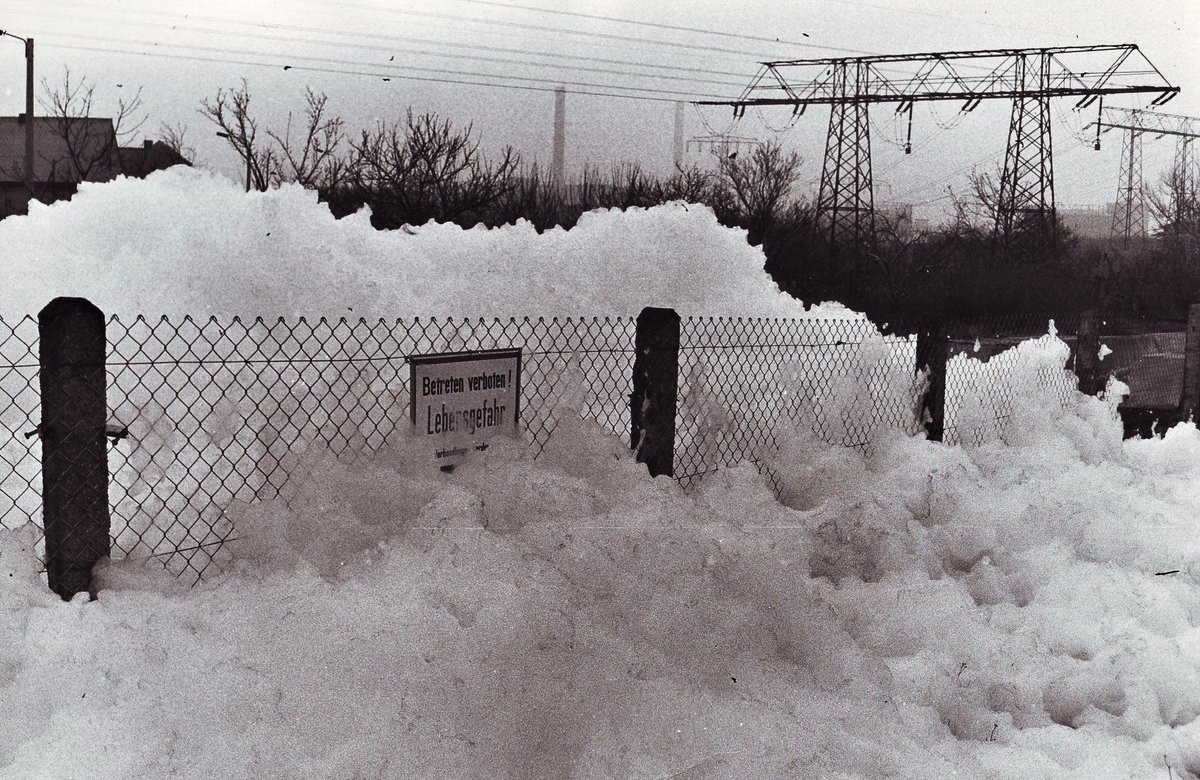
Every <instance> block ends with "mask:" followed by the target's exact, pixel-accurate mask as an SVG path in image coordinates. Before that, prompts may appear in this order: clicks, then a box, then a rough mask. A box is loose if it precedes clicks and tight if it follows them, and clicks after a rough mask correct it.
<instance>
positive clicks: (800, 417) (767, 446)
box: [0, 317, 1182, 581]
mask: <svg viewBox="0 0 1200 780" xmlns="http://www.w3.org/2000/svg"><path fill="white" fill-rule="evenodd" d="M1048 325H1049V318H1046V317H1023V318H1005V319H993V320H987V321H981V320H971V321H959V322H950V323H947V324H946V332H947V333H948V336H949V341H948V346H947V349H948V352H949V354H950V359H949V360H948V362H947V366H946V377H945V420H944V422H945V440H946V441H947V442H948V443H957V444H965V445H972V444H978V443H980V442H983V441H987V440H991V439H994V438H1000V439H1003V438H1004V436H1005V432H1006V430H1007V426H1008V425H1009V424H1010V418H1011V416H1012V414H1013V407H1014V404H1016V403H1019V402H1020V399H1019V398H1017V397H1015V396H1014V394H1013V393H1014V389H1013V387H1014V385H1013V382H1012V381H1011V380H1012V378H1013V376H1014V372H1017V371H1018V370H1019V369H1021V368H1022V367H1023V364H1026V365H1027V364H1028V361H1030V360H1034V361H1040V362H1038V363H1037V365H1038V371H1039V382H1040V383H1041V385H1042V388H1041V389H1042V390H1044V391H1046V392H1049V393H1051V394H1056V395H1057V396H1058V397H1059V398H1060V399H1061V400H1062V401H1063V403H1067V402H1068V401H1069V400H1070V398H1071V397H1072V395H1071V393H1072V391H1073V390H1074V387H1075V384H1074V382H1075V380H1074V377H1073V376H1072V375H1071V374H1069V373H1067V372H1064V371H1063V370H1062V369H1061V365H1062V363H1061V359H1059V362H1058V363H1057V365H1056V364H1055V362H1054V360H1052V359H1050V360H1044V361H1043V360H1042V359H1041V358H1040V357H1039V355H1038V352H1037V350H1038V349H1045V350H1053V349H1058V350H1060V351H1061V349H1062V347H1061V345H1060V344H1058V342H1056V341H1054V340H1053V339H1050V338H1048V337H1047V336H1046V335H1045V334H1046V333H1047V330H1048ZM1054 326H1055V328H1056V331H1057V334H1058V336H1059V337H1060V338H1062V339H1063V341H1065V342H1066V343H1067V344H1068V345H1069V347H1070V348H1071V354H1070V355H1069V356H1068V363H1067V370H1068V371H1069V370H1071V369H1073V368H1074V365H1075V358H1076V356H1075V354H1074V352H1075V348H1074V344H1075V342H1076V336H1075V334H1076V333H1077V332H1078V328H1079V319H1078V318H1077V317H1068V318H1057V319H1055V321H1054ZM635 330H636V323H635V321H634V320H633V319H632V318H608V319H595V318H552V319H529V318H525V319H492V320H467V319H463V320H456V319H428V320H425V319H416V320H394V321H384V320H378V321H366V320H361V319H360V320H347V319H339V320H326V319H320V320H315V321H309V320H306V319H303V318H301V319H299V320H295V321H285V320H282V319H280V320H272V321H267V320H263V319H240V318H236V317H235V318H232V319H217V318H212V319H208V320H197V319H192V318H190V317H183V318H181V319H175V320H172V319H168V318H161V319H158V320H152V319H146V318H143V317H137V318H134V319H132V320H123V319H120V318H117V317H112V318H110V319H109V320H108V323H107V328H106V335H107V339H108V354H107V361H106V362H107V374H108V380H107V384H108V391H107V395H108V399H107V400H108V408H109V420H108V422H109V426H110V429H111V430H121V429H128V431H129V436H128V438H126V439H122V440H120V441H114V442H112V443H110V444H109V445H108V446H109V469H110V472H111V474H110V480H109V503H110V512H111V517H112V555H113V557H116V558H120V557H138V558H147V557H150V558H155V559H157V560H159V561H160V562H161V563H162V564H163V565H164V567H165V568H167V569H168V570H170V571H172V572H174V573H175V574H177V575H179V576H180V577H181V578H184V579H188V580H191V581H196V580H199V579H202V578H203V577H204V576H205V575H206V574H211V573H212V572H213V571H216V570H219V569H220V568H221V567H222V566H223V565H224V563H225V562H226V561H227V559H228V556H229V552H228V550H227V548H226V547H225V544H226V542H228V541H229V540H230V539H232V538H234V534H235V533H236V529H235V528H234V527H233V524H232V522H231V521H230V517H229V510H230V507H231V505H232V504H233V502H235V501H247V502H252V501H256V500H267V499H272V498H276V497H283V498H284V499H285V500H286V499H288V498H289V497H290V496H291V495H292V492H291V491H293V490H294V489H295V488H296V479H297V468H298V465H299V464H300V463H301V461H302V460H303V459H304V457H305V455H306V453H310V452H313V451H314V448H319V450H320V451H324V452H328V453H330V454H332V455H334V456H336V457H338V458H340V459H342V460H344V461H353V460H354V459H356V458H360V457H363V456H365V455H369V454H370V453H372V452H374V451H376V450H379V449H380V448H382V447H383V446H384V445H385V443H386V442H387V441H388V439H389V437H391V436H392V435H394V434H396V433H397V432H398V431H399V430H404V429H406V428H407V425H408V420H409V403H410V398H409V387H408V383H409V370H408V366H407V364H406V359H407V357H406V356H408V355H410V354H424V353H431V352H455V351H466V350H483V349H505V348H521V350H522V360H523V364H522V378H523V381H522V387H521V421H520V422H521V429H522V431H523V432H524V435H525V436H526V438H527V440H528V441H529V442H530V443H531V444H532V445H533V446H534V447H535V448H536V450H537V451H539V452H540V450H541V448H542V447H544V446H545V444H546V442H547V441H548V439H549V437H550V436H551V434H552V432H553V430H554V428H555V426H556V424H557V419H558V415H560V414H563V413H571V414H576V413H579V414H582V415H584V416H585V417H590V418H592V419H594V420H596V421H598V422H599V423H600V424H601V425H602V426H603V427H604V428H605V429H607V430H609V431H611V432H612V433H614V434H617V435H622V436H627V435H628V434H629V398H630V393H631V390H632V388H631V381H632V370H633V363H634V338H635ZM1143 338H1145V337H1143ZM1030 339H1032V340H1033V341H1032V342H1030V341H1029V340H1030ZM1167 341H1170V340H1169V339H1168V340H1167ZM916 342H917V338H916V337H915V336H884V335H881V334H880V333H879V332H878V330H877V329H876V328H875V327H874V326H873V325H871V324H870V323H869V322H866V321H865V320H860V319H852V318H847V319H798V320H783V319H742V318H732V319H731V318H706V317H697V318H686V319H684V320H682V322H681V326H680V346H679V356H678V360H679V372H678V385H677V388H676V392H677V401H678V403H677V414H676V420H675V430H676V434H675V476H676V478H677V479H678V480H679V481H680V482H681V483H682V484H683V485H684V486H690V485H693V484H695V483H696V482H698V481H699V480H700V479H702V478H703V477H704V475H705V474H707V473H710V472H712V471H713V470H715V469H717V468H720V467H722V466H726V465H731V464H734V463H738V462H741V461H750V462H753V463H756V464H758V465H759V466H760V468H762V469H763V470H764V472H765V473H767V475H768V477H770V478H772V479H774V475H773V474H772V473H771V469H770V463H771V460H772V458H773V457H775V456H776V455H778V454H779V453H780V451H781V450H782V449H785V448H786V447H787V446H789V441H792V442H799V444H800V445H801V446H807V444H809V443H813V442H826V443H829V444H833V445H839V446H849V447H867V446H870V443H871V442H872V441H873V440H875V439H876V438H877V436H878V435H880V433H881V432H882V431H885V430H888V429H893V430H897V431H901V432H903V433H905V434H909V435H911V434H914V433H917V432H919V431H920V430H921V428H922V425H923V420H922V419H921V408H920V403H921V393H922V392H923V389H924V384H923V381H922V378H921V377H920V376H919V375H918V374H917V372H916V370H915V369H916V349H917V344H916ZM1164 343H1166V342H1164ZM1171 343H1173V342H1171ZM1018 344H1021V345H1022V346H1021V347H1020V348H1018V349H1013V347H1014V346H1016V345H1018ZM1168 346H1169V345H1168ZM1164 349H1165V348H1164ZM38 350H39V345H38V323H37V321H36V320H35V319H33V318H31V317H25V318H21V319H19V320H16V321H15V322H11V323H10V322H6V321H4V320H0V404H2V406H3V408H2V409H0V433H2V434H3V435H2V439H3V441H2V445H0V525H2V526H4V527H8V528H13V527H16V526H19V525H21V524H23V523H25V522H26V521H29V520H32V521H34V522H35V523H40V521H41V510H42V504H41V501H42V497H41V457H42V443H41V441H40V439H39V437H38V436H37V435H36V431H35V429H36V428H37V426H38V423H39V422H40V421H41V416H42V413H41V399H40V397H39V390H38V386H37V382H38V377H39V367H38ZM1176 352H1178V353H1179V354H1182V349H1181V348H1180V349H1175V348H1173V347H1172V348H1171V354H1172V355H1174V354H1175V353H1176ZM960 353H965V354H966V355H967V356H968V357H971V358H974V360H966V359H963V358H959V357H955V356H956V355H959V354H960ZM1052 357H1053V356H1052ZM1060 358H1061V356H1060ZM1110 365H1116V364H1110ZM1122 365H1125V364H1122ZM1129 365H1133V366H1136V365H1137V362H1136V361H1132V362H1131V363H1129ZM1102 370H1104V371H1106V372H1107V371H1109V370H1110V367H1109V366H1104V367H1102ZM1180 373H1181V372H1180ZM1126 374H1127V375H1128V372H1126ZM1123 378H1124V377H1123ZM1125 381H1129V379H1128V378H1126V379H1125ZM1150 381H1152V382H1153V381H1158V380H1150ZM1163 381H1164V382H1165V381H1166V380H1163ZM1172 381H1174V380H1172ZM1164 393H1165V396H1170V395H1171V394H1172V393H1176V394H1177V391H1176V390H1175V389H1168V390H1166V391H1164ZM567 398H569V399H570V400H569V402H567V401H564V399H567Z"/></svg>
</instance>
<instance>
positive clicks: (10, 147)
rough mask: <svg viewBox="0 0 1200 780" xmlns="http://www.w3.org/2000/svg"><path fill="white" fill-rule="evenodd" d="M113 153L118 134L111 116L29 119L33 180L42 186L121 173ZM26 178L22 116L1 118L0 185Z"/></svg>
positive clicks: (104, 179) (99, 178)
mask: <svg viewBox="0 0 1200 780" xmlns="http://www.w3.org/2000/svg"><path fill="white" fill-rule="evenodd" d="M116 150H117V134H116V130H115V128H114V127H113V122H112V120H111V119H109V118H106V117H105V118H101V117H83V118H78V119H71V120H68V123H64V122H63V121H62V120H60V119H58V118H55V117H35V118H34V120H33V170H34V180H35V181H36V182H38V183H40V184H45V183H55V184H73V183H77V182H79V181H83V180H87V181H106V180H108V179H111V178H113V177H114V176H116V175H117V174H118V173H119V172H120V171H119V160H118V158H117V151H116ZM72 160H74V161H75V162H74V164H73V163H72ZM24 180H25V119H24V116H23V115H22V116H19V117H16V116H0V182H22V181H24Z"/></svg>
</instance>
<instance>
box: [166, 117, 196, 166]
mask: <svg viewBox="0 0 1200 780" xmlns="http://www.w3.org/2000/svg"><path fill="white" fill-rule="evenodd" d="M187 130H188V129H187V127H186V126H184V125H183V124H182V123H181V124H176V125H168V124H166V123H165V122H164V123H163V124H161V125H159V126H158V140H159V141H160V142H162V143H164V144H166V145H167V147H168V148H170V150H171V151H173V152H175V154H177V155H179V156H180V157H183V158H184V159H186V160H194V159H196V148H195V147H194V146H192V145H191V144H189V143H188V142H187V140H186V137H187Z"/></svg>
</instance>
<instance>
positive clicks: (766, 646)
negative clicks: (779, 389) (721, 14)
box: [0, 397, 1200, 778]
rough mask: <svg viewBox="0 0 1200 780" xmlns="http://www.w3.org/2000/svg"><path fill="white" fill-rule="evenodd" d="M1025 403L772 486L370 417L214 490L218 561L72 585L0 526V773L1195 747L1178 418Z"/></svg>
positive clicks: (1150, 766) (1021, 757) (995, 757)
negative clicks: (244, 494) (365, 456)
mask: <svg viewBox="0 0 1200 780" xmlns="http://www.w3.org/2000/svg"><path fill="white" fill-rule="evenodd" d="M1022 422H1024V423H1027V425H1026V426H1025V427H1023V428H1022V430H1023V431H1024V434H1023V435H1021V436H1018V437H1016V438H1015V440H1014V442H1013V443H1012V444H1010V445H1007V446H1004V445H997V446H985V447H980V448H970V449H963V448H955V447H947V446H944V445H940V444H933V443H929V442H926V441H924V440H922V439H919V438H911V439H910V438H903V437H895V438H890V439H887V440H883V441H880V442H877V443H876V444H877V446H876V447H875V448H873V452H872V454H870V455H866V454H863V453H862V452H860V451H859V450H854V449H837V448H830V447H827V446H824V445H818V444H816V443H815V442H812V441H811V440H807V439H806V438H805V437H804V436H803V435H802V434H800V433H797V434H795V436H794V437H793V439H792V441H791V442H790V444H789V445H788V448H787V449H786V451H785V454H784V456H783V457H781V458H780V468H781V469H782V471H781V473H782V474H783V475H784V477H785V479H786V480H789V481H790V484H791V486H792V487H793V488H794V490H793V492H792V498H791V500H790V501H789V503H790V504H791V506H783V505H781V504H779V503H778V502H776V501H775V499H774V498H773V496H772V494H771V492H770V490H768V489H767V487H766V486H765V485H764V484H763V482H762V480H761V478H760V477H759V476H758V474H757V473H756V472H755V471H754V470H753V469H750V468H748V467H739V468H735V469H730V470H727V471H724V472H721V473H719V474H718V475H716V476H713V477H710V478H709V479H707V480H705V481H704V482H703V483H702V485H701V487H700V488H698V489H697V490H695V491H694V492H691V493H684V492H683V491H682V490H681V489H680V488H679V487H678V486H677V485H675V484H674V483H673V482H671V481H669V480H666V479H662V478H660V479H650V478H648V477H647V476H646V474H645V473H644V470H643V469H642V468H641V467H640V466H638V465H637V464H636V463H634V462H632V461H631V459H630V457H629V456H628V454H627V450H626V447H625V446H624V444H623V442H621V441H619V440H617V439H611V438H606V437H604V436H602V435H601V434H599V433H597V432H595V431H591V430H585V429H586V427H587V424H586V423H579V426H580V429H579V430H569V431H564V432H560V433H562V435H559V436H556V437H555V438H554V439H552V440H551V446H550V450H549V451H548V452H547V454H546V456H544V457H541V458H539V459H537V460H533V459H532V458H531V457H530V456H529V454H528V453H527V452H525V451H523V450H521V449H520V448H518V447H517V446H516V445H513V446H511V447H494V448H492V449H491V450H490V451H489V452H488V453H486V457H485V458H483V459H481V460H479V461H477V462H475V463H473V464H471V465H469V466H467V467H464V468H461V469H460V470H458V471H457V472H455V473H454V474H449V475H447V474H443V473H441V472H439V471H436V470H434V469H432V467H430V466H429V465H428V464H426V463H424V462H421V461H420V460H419V456H418V455H416V453H417V452H418V451H419V449H418V448H415V447H413V446H412V445H411V444H410V443H409V442H406V441H398V442H396V444H395V446H394V447H392V448H390V449H389V450H388V451H387V452H386V453H384V454H383V455H381V456H380V457H378V458H376V459H375V460H373V461H371V462H370V463H368V464H365V465H360V466H356V467H354V468H348V467H345V466H340V465H338V464H335V463H318V464H313V465H315V466H316V468H314V469H313V473H314V474H316V475H319V476H317V477H314V478H313V480H312V481H310V483H309V484H308V485H307V487H306V489H305V493H304V495H302V496H301V497H300V499H299V500H296V501H293V502H292V506H293V507H295V508H294V509H289V508H287V507H285V506H282V505H278V504H262V505H257V506H252V507H243V508H242V509H241V510H240V513H239V515H238V517H237V524H238V527H239V528H240V529H242V531H241V532H242V537H241V539H239V541H238V542H237V545H236V548H235V552H236V565H235V566H234V568H233V570H231V571H229V572H228V573H226V574H225V575H223V576H221V577H219V578H217V579H216V580H215V581H212V582H209V583H207V584H203V585H200V586H197V587H196V588H193V589H190V590H188V589H184V588H182V587H181V586H179V585H178V584H177V582H176V581H175V580H174V579H172V578H170V577H169V576H167V575H163V574H155V573H153V571H152V570H148V569H145V568H144V566H142V565H139V564H136V563H123V564H118V565H113V566H110V567H109V568H108V569H107V570H106V571H105V572H104V574H103V577H102V583H103V585H104V590H102V591H101V592H100V594H99V598H98V600H97V601H95V602H93V603H87V602H86V601H85V600H77V601H76V602H73V603H70V604H64V603H62V602H61V601H59V600H58V599H57V597H56V596H53V595H52V594H50V593H49V592H47V590H46V589H45V586H44V585H43V584H42V583H41V581H40V579H39V577H38V576H37V575H36V568H37V566H36V561H35V558H34V556H33V555H32V552H31V549H30V548H31V544H30V542H31V541H32V531H30V530H25V531H17V532H8V533H6V534H5V535H4V536H3V537H2V538H3V544H2V547H0V567H2V569H3V570H2V571H0V574H2V575H3V576H2V577H0V600H2V608H3V610H4V612H5V614H6V615H7V616H8V617H7V618H6V620H5V621H4V622H3V623H2V624H0V670H2V674H3V677H0V679H2V680H3V686H4V691H5V694H4V696H3V697H0V724H3V727H2V728H0V766H3V767H4V769H3V770H0V777H5V778H32V777H47V778H49V777H106V778H126V777H128V778H141V777H151V776H167V775H171V774H173V773H174V774H175V776H181V777H197V778H199V777H217V776H220V777H285V776H286V777H312V778H354V777H427V778H432V777H478V778H493V777H522V778H523V777H579V778H590V777H667V776H681V777H713V778H715V777H721V778H743V777H744V778H762V777H805V778H834V777H838V778H844V777H861V778H878V777H905V778H930V777H950V776H956V777H968V778H1045V777H1056V778H1060V777H1061V778H1067V777H1070V778H1130V777H1137V778H1159V777H1166V776H1167V767H1168V766H1169V767H1170V768H1171V772H1172V775H1171V776H1173V777H1176V778H1180V777H1189V776H1191V777H1194V776H1198V775H1200V721H1198V720H1197V717H1198V715H1200V678H1198V676H1197V672H1196V669H1197V664H1198V663H1200V628H1198V627H1197V626H1198V624H1200V588H1198V587H1197V580H1196V575H1197V574H1200V569H1198V568H1197V567H1196V565H1195V563H1194V561H1195V559H1196V555H1197V552H1198V550H1197V546H1198V545H1197V537H1196V530H1195V520H1194V507H1195V506H1196V504H1197V501H1200V459H1198V458H1197V454H1198V450H1200V432H1197V430H1196V429H1195V428H1194V427H1192V426H1184V427H1180V428H1177V429H1175V430H1174V431H1172V432H1171V433H1170V434H1169V435H1168V436H1167V437H1166V438H1165V439H1163V440H1161V441H1153V442H1142V441H1134V442H1125V443H1123V442H1122V441H1121V431H1120V427H1119V424H1118V423H1117V422H1115V421H1114V420H1113V417H1112V413H1111V408H1110V407H1108V406H1107V405H1106V403H1105V402H1104V401H1100V400H1096V399H1088V398H1082V397H1080V398H1079V399H1077V402H1076V403H1075V404H1074V405H1073V406H1072V408H1071V409H1069V410H1068V411H1067V412H1066V413H1065V414H1062V415H1058V414H1057V413H1056V412H1055V413H1051V412H1048V411H1044V412H1037V413H1032V414H1030V419H1026V420H1023V421H1022ZM785 464H786V465H785ZM1168 571H1177V573H1175V574H1161V573H1162V572H1168Z"/></svg>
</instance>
